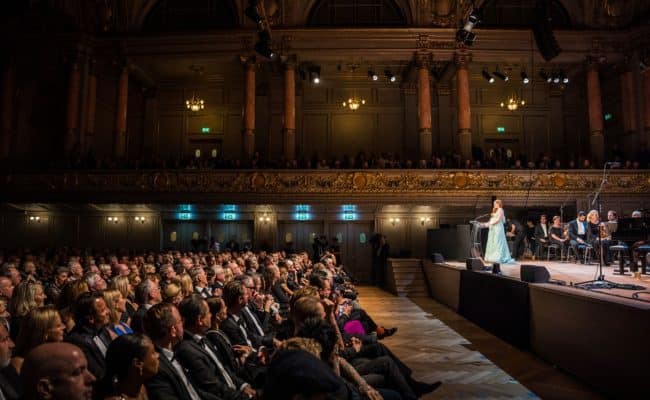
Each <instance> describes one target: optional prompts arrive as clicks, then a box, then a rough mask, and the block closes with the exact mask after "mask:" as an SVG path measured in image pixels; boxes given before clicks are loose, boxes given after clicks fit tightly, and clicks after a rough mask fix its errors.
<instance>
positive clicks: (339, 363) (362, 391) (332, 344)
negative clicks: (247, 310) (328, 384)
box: [298, 318, 417, 400]
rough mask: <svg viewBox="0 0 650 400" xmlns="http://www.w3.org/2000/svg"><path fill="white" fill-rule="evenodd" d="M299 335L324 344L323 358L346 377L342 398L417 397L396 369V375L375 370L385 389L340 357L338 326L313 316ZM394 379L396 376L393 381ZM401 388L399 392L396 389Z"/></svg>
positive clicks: (341, 392)
mask: <svg viewBox="0 0 650 400" xmlns="http://www.w3.org/2000/svg"><path fill="white" fill-rule="evenodd" d="M301 326H302V327H301V329H300V331H299V333H298V336H300V337H303V338H308V339H313V340H315V341H316V342H317V343H318V344H319V345H320V347H321V354H320V359H321V360H323V361H324V362H325V363H326V364H328V365H329V366H330V368H332V370H333V371H334V373H335V374H336V375H338V376H339V377H340V378H342V381H343V383H344V384H343V385H341V387H340V389H339V391H338V393H337V395H338V397H339V398H359V397H363V398H370V399H379V398H385V399H397V400H399V399H402V398H404V399H405V400H415V399H416V398H417V397H416V395H415V393H414V392H413V391H412V389H411V387H409V385H408V383H407V382H406V381H405V379H404V377H403V376H402V375H401V374H400V373H399V371H397V370H396V369H395V368H393V371H392V372H394V376H391V375H388V374H384V373H382V372H383V371H376V373H373V374H375V375H377V376H378V378H377V379H378V381H381V383H382V385H384V389H380V390H379V392H378V391H377V389H375V388H373V387H372V386H371V385H369V384H368V382H367V381H366V380H365V379H364V378H363V377H362V376H361V375H362V374H359V373H358V372H357V370H355V368H354V367H353V366H352V365H350V364H349V363H348V362H347V361H346V360H345V359H344V358H342V357H339V356H338V349H337V347H338V346H337V344H336V342H337V339H336V330H335V328H334V327H333V326H332V325H331V324H329V323H328V322H326V321H325V320H322V319H319V318H309V319H307V320H305V321H303V322H302V324H301ZM391 378H392V379H393V380H392V381H391ZM390 389H393V390H397V391H398V392H399V393H397V392H394V391H393V390H390Z"/></svg>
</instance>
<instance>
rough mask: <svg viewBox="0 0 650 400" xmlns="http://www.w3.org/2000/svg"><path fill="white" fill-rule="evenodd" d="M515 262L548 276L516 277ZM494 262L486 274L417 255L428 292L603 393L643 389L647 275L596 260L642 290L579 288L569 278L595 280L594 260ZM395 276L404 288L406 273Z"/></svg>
mask: <svg viewBox="0 0 650 400" xmlns="http://www.w3.org/2000/svg"><path fill="white" fill-rule="evenodd" d="M522 264H529V265H535V266H540V267H544V268H546V270H548V272H549V275H550V279H551V281H549V282H548V283H544V282H539V283H537V282H536V283H528V282H524V281H521V279H520V269H521V265H522ZM490 266H491V265H488V267H490ZM500 268H501V273H500V274H493V273H491V272H490V271H489V268H488V270H475V269H472V270H468V269H467V268H466V264H465V261H464V260H463V261H447V262H438V263H434V262H432V261H430V260H424V261H423V262H422V272H423V274H424V280H425V282H426V288H427V290H428V293H429V295H430V296H431V297H432V298H433V299H434V300H436V301H438V302H439V303H441V304H444V305H445V306H447V307H449V308H450V309H451V310H453V311H455V312H456V313H458V314H459V315H461V316H462V317H464V318H465V319H467V320H469V321H471V322H473V323H475V324H476V325H478V326H480V327H481V328H483V329H485V330H486V331H488V332H490V333H492V334H494V335H496V336H497V337H499V338H501V339H503V340H505V341H506V342H508V343H510V344H512V345H514V346H516V347H518V348H520V349H523V350H526V351H531V352H532V353H534V354H536V355H537V356H538V357H540V358H542V359H544V360H546V361H547V362H548V363H550V364H551V365H554V366H556V367H558V368H560V369H562V370H564V371H566V372H568V373H569V374H571V375H573V376H576V377H578V378H579V379H581V380H583V381H584V382H586V383H588V384H589V385H591V386H593V387H594V388H596V389H597V390H598V391H599V392H601V393H603V394H604V395H606V396H608V397H617V398H623V397H628V398H636V397H639V396H642V395H645V394H647V390H646V389H645V387H644V385H643V382H647V381H648V380H649V379H650V369H648V368H647V361H648V360H650V347H648V346H646V345H645V343H646V342H647V335H648V332H650V295H648V294H644V293H640V292H647V291H649V290H648V289H649V288H650V276H646V275H641V278H640V279H636V278H634V277H632V276H620V275H614V273H613V272H614V269H615V267H614V266H610V267H603V273H604V275H605V278H606V279H607V280H609V281H612V282H615V283H620V284H628V285H639V286H643V287H645V288H646V289H645V290H644V289H638V290H625V289H597V290H595V289H594V290H585V289H580V288H578V287H574V286H571V285H572V284H575V283H579V282H583V281H588V280H592V279H594V277H595V276H596V273H597V272H596V270H597V265H595V264H592V265H589V264H587V265H582V264H573V263H562V262H547V261H537V260H536V261H525V262H523V263H516V264H509V265H504V264H502V265H501V266H500ZM395 276H398V277H399V278H400V281H399V287H403V286H404V285H405V277H406V276H409V274H408V273H407V274H404V275H399V274H396V275H395ZM553 282H556V283H553ZM557 282H560V283H562V282H563V283H564V284H557ZM635 293H638V297H639V299H635V298H634V296H633V295H634V294H635ZM596 350H597V351H596Z"/></svg>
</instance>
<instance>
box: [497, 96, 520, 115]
mask: <svg viewBox="0 0 650 400" xmlns="http://www.w3.org/2000/svg"><path fill="white" fill-rule="evenodd" d="M500 105H501V108H507V109H508V111H517V109H519V107H523V106H525V105H526V101H524V100H523V99H520V98H519V97H518V96H517V95H516V94H513V95H512V96H510V97H508V100H506V101H502V102H501V104H500Z"/></svg>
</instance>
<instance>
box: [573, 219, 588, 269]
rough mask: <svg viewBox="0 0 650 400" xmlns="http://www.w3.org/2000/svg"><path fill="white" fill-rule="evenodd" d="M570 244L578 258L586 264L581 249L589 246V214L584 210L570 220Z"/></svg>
mask: <svg viewBox="0 0 650 400" xmlns="http://www.w3.org/2000/svg"><path fill="white" fill-rule="evenodd" d="M569 244H570V245H571V247H572V248H573V251H574V252H575V255H576V258H577V259H579V260H580V263H582V264H584V262H585V261H584V257H580V252H579V250H581V249H582V250H583V251H584V248H585V247H586V246H587V214H586V213H585V212H584V211H580V212H578V218H576V219H574V220H573V221H571V222H569Z"/></svg>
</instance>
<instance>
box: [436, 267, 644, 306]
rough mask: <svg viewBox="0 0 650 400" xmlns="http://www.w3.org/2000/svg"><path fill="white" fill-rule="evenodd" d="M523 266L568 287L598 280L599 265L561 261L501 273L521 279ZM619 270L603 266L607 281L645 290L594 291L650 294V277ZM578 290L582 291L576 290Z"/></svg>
mask: <svg viewBox="0 0 650 400" xmlns="http://www.w3.org/2000/svg"><path fill="white" fill-rule="evenodd" d="M446 264H448V265H453V266H455V267H459V268H465V261H464V260H463V261H462V262H461V261H447V262H446ZM521 264H530V265H540V266H543V267H545V268H546V269H547V270H548V272H549V274H550V275H551V280H554V281H559V282H563V283H565V284H566V286H571V285H572V284H575V283H579V282H584V281H589V280H592V279H595V278H596V272H597V269H598V264H574V263H572V262H559V261H538V260H526V261H517V263H516V264H501V273H502V275H504V276H508V277H511V278H515V279H519V277H520V266H521ZM485 265H486V266H488V267H490V266H492V264H490V263H486V264H485ZM617 269H618V264H612V265H611V266H609V267H606V266H603V274H604V275H605V279H606V280H608V281H612V282H615V283H621V284H632V285H638V286H643V287H644V288H645V289H639V290H626V289H597V290H596V289H593V290H592V291H594V292H598V293H603V294H610V295H613V296H622V297H627V298H630V299H631V298H632V295H633V294H634V293H637V292H640V291H648V292H650V275H641V279H636V278H634V277H633V276H632V274H631V273H630V272H627V275H616V274H614V271H615V270H617ZM576 290H581V289H579V288H576ZM638 297H639V299H635V300H637V301H641V302H644V301H645V302H650V293H640V294H639V296H638Z"/></svg>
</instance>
